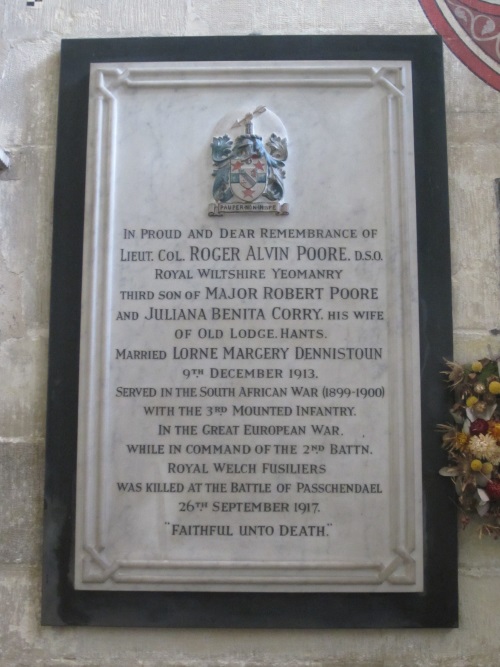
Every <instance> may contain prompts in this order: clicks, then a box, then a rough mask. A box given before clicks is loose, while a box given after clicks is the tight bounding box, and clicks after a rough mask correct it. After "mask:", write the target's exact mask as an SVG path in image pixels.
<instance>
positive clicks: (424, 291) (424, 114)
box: [43, 37, 457, 627]
mask: <svg viewBox="0 0 500 667" xmlns="http://www.w3.org/2000/svg"><path fill="white" fill-rule="evenodd" d="M256 54H258V55H256ZM287 54H290V58H289V57H288V56H287ZM292 55H293V58H292ZM291 59H293V60H304V61H305V62H304V66H305V67H307V66H308V65H307V61H315V60H316V61H317V60H339V61H342V60H363V59H366V60H389V61H390V60H399V61H400V60H408V61H410V62H411V63H412V77H413V87H414V103H413V107H414V134H415V154H416V157H415V163H416V177H415V184H416V192H417V223H418V230H417V234H418V239H417V246H418V250H419V258H418V264H419V295H420V357H421V371H422V373H421V380H422V390H423V391H422V436H423V455H424V457H423V458H424V460H423V478H424V509H425V510H426V517H425V572H424V576H425V591H424V593H423V594H422V593H419V594H412V593H398V594H390V593H389V594H388V593H383V594H379V593H293V594H282V593H234V592H227V593H226V592H224V593H209V592H189V593H186V592H168V593H167V592H159V591H155V592H110V591H106V592H97V591H75V590H74V588H73V586H72V572H71V570H72V561H73V554H72V549H73V547H72V544H73V536H74V482H75V475H76V452H75V449H76V432H77V422H78V418H77V403H78V389H77V388H78V353H79V325H80V314H79V309H80V290H81V278H82V245H83V239H82V235H83V210H84V190H85V186H84V182H85V154H86V130H87V108H88V84H89V74H90V64H91V63H92V62H100V63H103V62H110V63H112V62H127V61H145V62H148V61H149V62H161V61H165V62H168V61H174V62H178V63H179V62H182V61H184V62H193V61H206V60H221V61H223V60H291ZM311 64H312V63H311ZM110 69H111V70H113V68H112V67H110ZM114 71H115V72H116V68H115V69H114ZM143 71H144V70H143ZM202 71H203V67H200V68H199V72H200V73H202ZM388 71H389V70H387V72H388ZM387 72H382V71H378V72H377V71H372V72H371V73H370V74H369V76H368V77H367V79H368V80H367V82H366V85H373V83H374V81H375V83H381V84H382V85H384V86H385V87H386V88H387V90H388V97H387V100H388V103H387V115H388V119H390V118H393V117H394V114H396V116H397V108H398V96H399V95H400V91H399V90H398V84H400V83H401V82H398V81H397V78H396V82H394V78H393V76H384V74H387ZM392 74H393V75H394V73H392ZM102 83H104V82H102ZM117 83H118V84H121V83H126V85H140V82H138V81H134V78H133V77H130V73H127V72H122V73H120V74H119V75H118V81H117ZM395 83H396V85H395ZM101 89H102V92H103V98H102V106H103V109H102V110H101V111H102V113H103V114H104V115H105V116H106V117H107V118H108V121H111V122H110V123H109V125H108V129H109V130H110V133H109V136H110V137H111V144H112V136H113V123H112V114H113V104H109V103H108V104H107V106H108V107H109V109H108V111H109V115H107V112H105V110H104V107H105V106H106V99H107V98H108V96H109V89H108V88H106V86H104V85H103V86H102V88H101ZM388 124H389V127H390V122H389V121H388ZM104 154H105V156H106V164H107V167H106V168H107V169H110V168H112V160H113V159H114V158H113V151H112V150H111V151H108V150H104ZM446 175H447V174H446V141H445V126H444V100H443V75H442V55H441V43H440V40H439V39H438V38H435V37H359V38H358V37H240V38H229V37H228V38H145V39H142V38H140V39H111V40H68V41H64V42H63V45H62V67H61V87H60V107H59V130H58V153H57V171H56V190H55V212H54V254H53V282H52V311H51V349H50V377H49V403H48V425H47V439H48V443H47V477H46V508H47V509H46V518H45V547H44V551H45V553H44V596H43V622H44V623H46V624H54V625H66V624H69V625H71V624H89V625H146V626H165V625H166V626H177V627H220V626H226V627H412V626H415V627H453V626H454V625H455V624H456V621H457V589H456V535H455V526H454V521H453V519H452V518H451V517H452V515H453V507H452V504H451V503H450V502H448V498H447V495H448V489H444V487H443V484H442V481H441V480H437V474H435V471H436V470H437V469H438V467H439V462H440V460H441V459H442V455H441V453H440V451H439V445H438V444H436V443H437V438H436V436H435V434H431V430H430V428H431V425H432V428H434V424H435V423H437V422H438V421H440V420H442V416H441V415H442V414H444V411H445V403H446V399H445V397H444V390H443V389H442V387H440V386H439V384H438V383H439V367H440V363H441V359H442V357H443V356H449V357H451V355H452V353H451V289H450V274H449V231H448V219H447V187H446V185H447V184H446ZM111 181H112V179H111ZM109 187H112V184H110V186H109ZM99 201H100V206H101V208H100V209H99V210H95V211H94V215H110V214H112V206H113V197H112V192H110V197H109V198H103V200H99ZM406 241H407V240H406V239H404V238H401V239H400V240H399V243H400V244H401V247H403V248H404V244H405V243H406ZM424 249H425V251H424ZM108 251H109V249H107V248H106V247H104V248H103V249H102V250H101V252H102V253H104V255H105V254H106V252H108ZM101 256H102V255H101ZM438 258H439V261H437V259H438ZM98 271H99V269H97V273H96V274H94V276H93V278H92V279H93V280H97V279H98ZM101 305H102V304H101ZM405 381H406V382H407V381H408V378H405ZM102 427H104V428H105V426H102ZM429 441H430V444H429ZM431 447H432V448H434V449H431ZM436 452H437V453H436ZM97 456H99V453H98V452H97ZM394 465H398V462H397V461H395V463H394ZM434 475H435V476H436V479H435V478H434ZM96 480H97V481H96V483H97V484H98V478H96ZM413 497H414V495H413V494H409V493H407V495H406V500H407V501H408V499H409V498H413ZM431 507H432V512H431V511H430V508H431ZM436 513H437V518H436ZM393 518H394V517H393ZM396 524H397V521H395V522H394V525H396ZM398 528H399V525H398ZM396 532H398V531H396ZM409 532H410V533H411V530H410V531H409ZM408 537H409V539H408ZM91 542H94V544H95V545H97V546H98V547H100V546H102V544H103V536H102V534H101V533H100V531H99V530H98V528H97V530H96V532H95V534H94V536H93V539H92V540H91ZM396 543H397V546H395V549H396V551H397V553H398V554H399V558H401V559H402V560H403V562H409V563H410V565H411V562H410V561H409V560H408V549H407V548H406V547H408V546H410V551H411V535H410V536H408V535H405V536H404V538H403V539H402V543H401V536H399V537H398V538H396V540H395V544H396ZM94 553H97V552H94ZM397 560H398V562H400V561H399V559H397ZM103 565H104V563H103ZM130 565H140V564H138V563H137V564H136V563H134V564H132V563H130ZM271 569H272V568H271ZM389 569H390V570H391V572H392V570H393V568H389ZM410 569H411V568H410ZM391 572H387V576H391ZM109 574H111V572H110V571H107V575H108V576H109ZM290 600H293V601H294V603H293V604H290ZM264 601H265V611H263V604H264ZM432 601H434V603H432ZM438 601H439V602H438ZM144 605H145V607H144ZM141 609H142V611H141ZM145 610H146V611H145Z"/></svg>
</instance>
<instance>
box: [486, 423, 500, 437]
mask: <svg viewBox="0 0 500 667" xmlns="http://www.w3.org/2000/svg"><path fill="white" fill-rule="evenodd" d="M488 433H491V435H492V436H493V437H494V438H495V440H500V422H497V421H494V420H491V421H489V422H488Z"/></svg>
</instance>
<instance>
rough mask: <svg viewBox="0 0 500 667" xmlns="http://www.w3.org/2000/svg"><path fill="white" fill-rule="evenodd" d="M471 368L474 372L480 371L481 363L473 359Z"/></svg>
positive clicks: (481, 368)
mask: <svg viewBox="0 0 500 667" xmlns="http://www.w3.org/2000/svg"><path fill="white" fill-rule="evenodd" d="M471 370H473V371H474V373H480V372H481V371H482V370H483V364H482V363H481V362H480V361H474V362H473V363H472V365H471Z"/></svg>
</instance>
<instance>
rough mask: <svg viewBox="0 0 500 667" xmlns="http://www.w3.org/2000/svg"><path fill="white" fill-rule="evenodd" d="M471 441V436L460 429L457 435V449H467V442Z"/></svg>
mask: <svg viewBox="0 0 500 667" xmlns="http://www.w3.org/2000/svg"><path fill="white" fill-rule="evenodd" d="M468 442H469V436H468V435H467V433H463V432H462V431H459V432H458V433H457V434H456V436H455V447H456V448H457V449H460V450H462V451H464V450H465V449H467V444H468Z"/></svg>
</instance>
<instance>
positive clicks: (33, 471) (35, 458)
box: [0, 442, 43, 564]
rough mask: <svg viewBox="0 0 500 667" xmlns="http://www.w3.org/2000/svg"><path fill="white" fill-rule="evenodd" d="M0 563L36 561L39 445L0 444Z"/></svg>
mask: <svg viewBox="0 0 500 667" xmlns="http://www.w3.org/2000/svg"><path fill="white" fill-rule="evenodd" d="M0 488H1V489H2V497H3V499H4V500H5V499H7V498H8V502H2V503H0V535H1V536H2V538H1V540H0V562H1V563H29V564H35V563H39V562H40V554H41V533H42V529H41V524H42V506H43V505H42V488H43V450H42V447H41V445H39V444H38V445H37V444H27V443H24V442H10V443H3V444H2V445H0Z"/></svg>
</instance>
